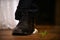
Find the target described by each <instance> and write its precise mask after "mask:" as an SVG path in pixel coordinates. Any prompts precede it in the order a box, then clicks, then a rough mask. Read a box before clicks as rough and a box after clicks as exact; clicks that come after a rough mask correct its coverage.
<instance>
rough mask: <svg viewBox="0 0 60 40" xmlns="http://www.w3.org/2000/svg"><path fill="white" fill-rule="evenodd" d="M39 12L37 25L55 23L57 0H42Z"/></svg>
mask: <svg viewBox="0 0 60 40" xmlns="http://www.w3.org/2000/svg"><path fill="white" fill-rule="evenodd" d="M38 5H39V13H37V15H38V16H37V18H36V24H37V25H41V24H42V25H45V24H49V25H55V0H40V1H39V4H38Z"/></svg>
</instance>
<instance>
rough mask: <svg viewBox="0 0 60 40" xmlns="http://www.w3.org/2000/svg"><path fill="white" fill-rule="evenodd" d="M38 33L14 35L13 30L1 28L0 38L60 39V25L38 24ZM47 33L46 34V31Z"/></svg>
mask: <svg viewBox="0 0 60 40" xmlns="http://www.w3.org/2000/svg"><path fill="white" fill-rule="evenodd" d="M36 28H37V29H38V30H39V32H38V33H36V34H32V35H29V36H13V35H12V30H2V29H1V30H0V40H60V27H59V26H49V25H47V26H46V25H45V26H36ZM43 32H44V33H45V34H44V33H43Z"/></svg>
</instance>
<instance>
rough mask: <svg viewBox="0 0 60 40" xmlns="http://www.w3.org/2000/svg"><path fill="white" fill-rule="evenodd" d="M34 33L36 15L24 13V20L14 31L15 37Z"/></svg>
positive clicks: (20, 21)
mask: <svg viewBox="0 0 60 40" xmlns="http://www.w3.org/2000/svg"><path fill="white" fill-rule="evenodd" d="M33 31H34V15H32V13H28V12H27V13H22V18H21V19H20V20H19V23H18V25H17V26H16V28H15V30H14V31H13V35H29V34H32V33H33Z"/></svg>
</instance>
